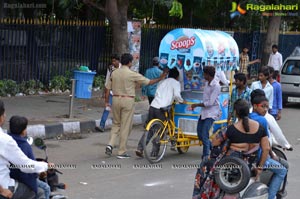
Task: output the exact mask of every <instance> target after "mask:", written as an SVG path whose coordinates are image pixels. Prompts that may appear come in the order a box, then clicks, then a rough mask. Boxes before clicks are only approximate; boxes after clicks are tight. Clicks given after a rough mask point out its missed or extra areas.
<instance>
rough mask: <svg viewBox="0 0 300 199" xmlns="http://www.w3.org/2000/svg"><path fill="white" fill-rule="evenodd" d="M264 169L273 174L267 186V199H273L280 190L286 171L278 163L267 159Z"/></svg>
mask: <svg viewBox="0 0 300 199" xmlns="http://www.w3.org/2000/svg"><path fill="white" fill-rule="evenodd" d="M264 168H265V169H267V170H270V171H272V172H273V177H272V179H271V182H270V184H269V199H274V198H275V197H276V194H277V192H278V191H279V189H280V186H281V184H282V182H283V181H284V178H285V176H286V174H287V169H286V168H285V167H284V166H283V165H281V164H280V163H279V162H278V161H276V160H274V159H272V158H270V157H268V159H267V160H266V162H265V164H264Z"/></svg>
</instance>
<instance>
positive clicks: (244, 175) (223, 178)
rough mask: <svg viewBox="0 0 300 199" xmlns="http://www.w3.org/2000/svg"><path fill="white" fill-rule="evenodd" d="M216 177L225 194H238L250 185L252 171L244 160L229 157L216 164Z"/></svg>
mask: <svg viewBox="0 0 300 199" xmlns="http://www.w3.org/2000/svg"><path fill="white" fill-rule="evenodd" d="M214 177H215V180H216V183H217V184H218V185H219V187H220V189H222V190H223V191H224V192H225V193H229V194H233V193H238V192H240V191H242V190H243V189H244V188H245V187H246V186H247V185H248V183H249V180H250V169H249V167H248V165H247V164H246V162H245V161H244V160H242V159H240V158H237V157H230V156H227V157H224V158H223V159H221V160H220V162H218V163H217V164H216V168H215V171H214Z"/></svg>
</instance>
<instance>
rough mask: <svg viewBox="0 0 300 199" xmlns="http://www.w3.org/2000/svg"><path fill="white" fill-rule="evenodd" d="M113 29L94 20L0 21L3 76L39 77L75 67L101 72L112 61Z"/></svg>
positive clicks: (45, 79) (44, 78)
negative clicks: (84, 67) (81, 66)
mask: <svg viewBox="0 0 300 199" xmlns="http://www.w3.org/2000/svg"><path fill="white" fill-rule="evenodd" d="M110 49H111V37H110V30H109V28H107V27H106V26H104V25H103V24H101V23H100V22H93V21H89V22H87V21H83V22H80V21H54V22H50V21H47V22H46V21H43V22H41V21H38V20H15V21H13V20H6V21H5V20H1V21H0V79H12V80H16V81H18V82H20V81H23V80H30V79H35V80H40V81H42V82H48V81H49V80H50V79H51V78H52V77H53V76H55V75H65V74H66V72H67V71H71V70H72V69H74V68H75V67H76V66H80V65H86V66H89V67H90V69H91V70H96V71H101V69H102V68H104V66H107V65H108V62H109V61H110V60H109V59H107V57H108V56H110Z"/></svg>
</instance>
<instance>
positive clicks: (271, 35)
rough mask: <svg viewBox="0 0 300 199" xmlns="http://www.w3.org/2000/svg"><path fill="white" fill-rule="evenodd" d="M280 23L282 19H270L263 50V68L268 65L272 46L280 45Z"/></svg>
mask: <svg viewBox="0 0 300 199" xmlns="http://www.w3.org/2000/svg"><path fill="white" fill-rule="evenodd" d="M280 21H281V17H270V18H269V22H268V30H267V35H266V40H265V43H264V48H263V57H262V66H265V65H267V64H268V60H269V56H270V53H271V50H272V45H273V44H277V45H278V41H279V28H280Z"/></svg>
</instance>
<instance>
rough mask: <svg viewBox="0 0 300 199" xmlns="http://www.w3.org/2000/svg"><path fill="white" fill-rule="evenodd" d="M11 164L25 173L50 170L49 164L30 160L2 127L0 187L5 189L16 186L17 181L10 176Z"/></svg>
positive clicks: (0, 140)
mask: <svg viewBox="0 0 300 199" xmlns="http://www.w3.org/2000/svg"><path fill="white" fill-rule="evenodd" d="M10 162H11V163H12V164H14V165H19V166H20V169H21V171H22V172H24V173H41V172H43V171H46V170H47V169H48V164H47V163H45V162H37V161H34V160H31V159H29V158H28V157H27V156H26V155H25V154H24V153H23V152H22V150H21V149H20V148H19V146H18V144H17V143H16V141H15V140H14V139H13V138H12V137H11V136H9V135H7V134H6V133H4V132H3V130H2V128H1V127H0V185H1V186H2V187H3V188H5V189H7V188H8V187H9V186H15V181H14V180H13V179H11V178H10V176H9V173H10V171H9V168H8V166H9V165H10Z"/></svg>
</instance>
